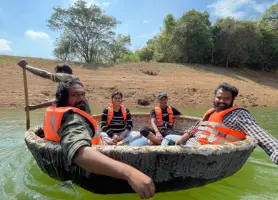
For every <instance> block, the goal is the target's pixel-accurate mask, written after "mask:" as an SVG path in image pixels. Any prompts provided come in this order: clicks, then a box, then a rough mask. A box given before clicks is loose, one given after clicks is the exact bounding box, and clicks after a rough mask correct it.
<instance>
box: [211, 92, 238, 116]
mask: <svg viewBox="0 0 278 200" xmlns="http://www.w3.org/2000/svg"><path fill="white" fill-rule="evenodd" d="M213 104H214V108H215V110H216V111H223V110H226V109H228V108H231V107H232V106H233V104H234V98H233V96H232V92H230V91H223V90H222V89H219V90H218V91H217V92H216V94H215V97H214V102H213Z"/></svg>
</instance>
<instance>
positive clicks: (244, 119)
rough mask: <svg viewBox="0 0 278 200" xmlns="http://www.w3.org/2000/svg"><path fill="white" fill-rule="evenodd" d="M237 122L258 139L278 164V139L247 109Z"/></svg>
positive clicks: (242, 112) (242, 111)
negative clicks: (261, 125) (262, 126)
mask: <svg viewBox="0 0 278 200" xmlns="http://www.w3.org/2000/svg"><path fill="white" fill-rule="evenodd" d="M236 122H237V123H238V125H239V126H240V127H241V129H242V130H243V132H245V133H246V134H247V135H249V136H251V137H253V138H254V139H255V140H257V142H258V145H259V146H260V147H261V148H262V149H263V150H264V151H265V152H266V153H267V155H268V156H269V157H270V158H271V160H272V162H274V163H275V164H277V165H278V140H277V139H276V138H275V137H273V136H272V135H271V134H269V133H268V132H267V131H266V130H264V129H263V128H261V127H260V126H259V124H258V123H257V122H256V121H255V119H254V118H253V117H252V116H251V115H250V114H249V113H248V112H247V111H245V110H241V111H240V113H239V115H238V117H237V118H236Z"/></svg>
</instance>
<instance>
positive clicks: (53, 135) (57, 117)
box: [43, 106, 104, 145]
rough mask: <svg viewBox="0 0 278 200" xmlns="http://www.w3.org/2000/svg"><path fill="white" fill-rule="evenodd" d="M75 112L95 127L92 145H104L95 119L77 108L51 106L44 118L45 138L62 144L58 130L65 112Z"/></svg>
mask: <svg viewBox="0 0 278 200" xmlns="http://www.w3.org/2000/svg"><path fill="white" fill-rule="evenodd" d="M69 110H73V111H74V112H75V113H78V114H80V115H81V116H83V117H84V118H86V119H87V120H88V121H89V122H90V123H91V125H92V126H93V127H94V129H95V130H94V131H95V135H94V136H93V137H92V145H101V144H104V142H103V140H102V139H101V136H100V134H97V128H98V126H97V123H96V121H95V120H94V118H93V117H92V116H91V115H89V114H88V113H86V112H84V111H82V110H80V109H78V108H75V107H58V108H56V107H54V106H50V107H48V108H46V115H45V118H44V126H43V130H44V135H45V136H44V138H45V139H46V140H50V141H54V142H60V136H59V135H58V130H59V128H60V127H61V122H62V118H63V115H64V113H65V112H67V111H69Z"/></svg>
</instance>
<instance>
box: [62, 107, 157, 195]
mask: <svg viewBox="0 0 278 200" xmlns="http://www.w3.org/2000/svg"><path fill="white" fill-rule="evenodd" d="M61 124H62V125H61V127H60V129H59V130H58V134H59V136H60V138H61V141H60V144H61V147H62V151H63V153H64V155H65V156H66V162H67V163H66V164H67V165H69V166H71V165H72V164H73V163H75V164H77V165H78V166H80V167H82V168H84V169H85V170H87V171H89V172H93V173H96V174H102V175H107V176H111V177H114V178H119V179H124V180H127V181H128V183H129V184H130V186H131V187H132V188H133V189H134V190H135V192H137V193H138V194H139V195H140V197H141V198H150V197H152V196H153V195H154V191H155V187H154V184H153V182H152V180H151V179H150V178H149V177H148V176H146V175H145V174H143V173H141V172H140V171H138V170H137V169H135V168H133V167H131V166H128V165H126V164H124V163H121V162H118V161H116V160H113V159H111V158H109V157H108V156H106V155H104V154H102V153H100V152H98V151H96V150H94V149H93V148H91V145H92V143H91V138H92V136H93V135H94V134H95V133H94V129H92V127H91V126H90V125H89V124H88V123H87V121H86V120H85V118H83V117H82V116H81V115H79V114H77V113H74V112H73V111H68V112H66V113H64V116H63V119H62V123H61Z"/></svg>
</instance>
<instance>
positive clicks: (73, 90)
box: [68, 84, 88, 111]
mask: <svg viewBox="0 0 278 200" xmlns="http://www.w3.org/2000/svg"><path fill="white" fill-rule="evenodd" d="M68 91H69V96H68V105H69V106H73V107H76V108H79V109H80V110H83V111H87V109H86V108H87V106H88V102H87V99H86V96H85V90H84V88H83V87H82V86H81V85H80V84H74V85H72V86H71V87H70V88H69V90H68Z"/></svg>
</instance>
